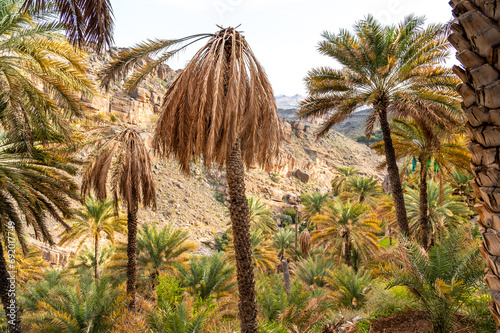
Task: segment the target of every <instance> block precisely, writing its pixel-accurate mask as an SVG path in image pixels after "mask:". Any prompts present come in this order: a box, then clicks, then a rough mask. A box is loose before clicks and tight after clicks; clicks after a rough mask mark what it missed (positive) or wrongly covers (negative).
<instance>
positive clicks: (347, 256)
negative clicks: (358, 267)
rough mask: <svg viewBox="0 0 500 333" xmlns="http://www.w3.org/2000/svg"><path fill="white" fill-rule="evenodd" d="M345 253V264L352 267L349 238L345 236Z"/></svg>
mask: <svg viewBox="0 0 500 333" xmlns="http://www.w3.org/2000/svg"><path fill="white" fill-rule="evenodd" d="M344 252H345V264H346V265H347V266H349V267H352V261H351V247H350V246H349V236H347V235H346V236H344Z"/></svg>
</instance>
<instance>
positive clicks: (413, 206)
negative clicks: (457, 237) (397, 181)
mask: <svg viewBox="0 0 500 333" xmlns="http://www.w3.org/2000/svg"><path fill="white" fill-rule="evenodd" d="M426 188H427V195H426V199H427V207H428V215H427V218H428V225H429V233H428V234H429V243H422V246H423V247H424V248H428V246H429V244H432V243H434V240H435V239H437V238H438V237H439V236H440V235H441V234H442V233H448V232H450V231H451V230H453V229H454V228H457V227H463V226H467V225H469V226H470V227H472V225H471V223H470V222H469V219H468V216H469V215H472V211H471V210H470V209H469V208H468V207H467V204H466V203H465V202H464V200H463V198H462V197H459V196H455V195H453V188H452V187H451V186H450V185H449V184H445V185H444V186H443V190H442V191H443V199H442V200H439V198H440V196H441V195H440V192H441V189H440V188H441V186H440V185H439V183H437V182H435V181H434V180H433V179H431V180H429V181H428V183H427V186H426ZM420 200H421V195H420V193H419V190H416V189H412V188H409V187H408V188H406V193H405V202H406V210H407V211H408V220H409V222H410V230H411V232H412V233H414V234H418V232H417V230H418V228H419V221H420Z"/></svg>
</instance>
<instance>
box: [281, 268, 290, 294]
mask: <svg viewBox="0 0 500 333" xmlns="http://www.w3.org/2000/svg"><path fill="white" fill-rule="evenodd" d="M281 265H282V266H283V282H284V284H285V292H286V294H287V296H288V295H289V294H290V288H291V287H290V269H289V267H288V259H283V260H281Z"/></svg>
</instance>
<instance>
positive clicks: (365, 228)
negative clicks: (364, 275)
mask: <svg viewBox="0 0 500 333" xmlns="http://www.w3.org/2000/svg"><path fill="white" fill-rule="evenodd" d="M314 221H315V222H316V223H317V225H318V229H317V230H316V231H315V232H314V234H313V242H315V241H317V242H320V243H324V244H327V245H328V246H329V247H333V248H334V249H335V250H337V251H338V253H341V255H342V256H343V257H344V258H345V263H346V265H347V266H352V261H351V251H352V250H355V251H356V252H357V253H358V254H359V255H360V256H361V257H362V258H363V259H366V258H368V257H369V256H370V255H372V254H373V253H375V252H376V251H377V250H378V249H379V245H378V244H377V236H376V235H375V233H377V232H379V231H380V221H378V220H376V219H373V218H370V217H369V215H368V206H367V205H366V204H360V203H350V202H345V203H344V202H342V201H340V200H339V199H337V198H336V199H335V200H333V201H330V202H328V204H327V205H326V207H325V208H324V212H323V214H319V215H317V216H316V217H315V219H314Z"/></svg>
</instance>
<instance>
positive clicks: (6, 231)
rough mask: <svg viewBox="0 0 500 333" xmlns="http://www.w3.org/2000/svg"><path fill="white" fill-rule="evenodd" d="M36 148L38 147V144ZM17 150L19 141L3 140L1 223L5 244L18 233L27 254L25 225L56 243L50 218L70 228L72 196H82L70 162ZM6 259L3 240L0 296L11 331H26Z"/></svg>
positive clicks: (0, 150)
mask: <svg viewBox="0 0 500 333" xmlns="http://www.w3.org/2000/svg"><path fill="white" fill-rule="evenodd" d="M35 149H38V147H37V146H35ZM16 151H17V145H16V144H10V143H7V142H6V141H5V140H0V225H1V230H2V236H3V238H4V243H5V245H8V244H7V243H9V242H10V243H11V242H12V240H14V241H15V236H17V241H18V242H19V245H20V246H21V248H22V250H23V253H24V254H25V255H26V254H27V253H28V246H27V244H26V241H25V238H24V237H25V233H26V229H25V227H29V228H31V230H33V232H34V234H35V238H38V239H41V240H44V241H46V242H48V243H49V244H50V245H54V244H55V242H54V239H53V238H52V235H51V233H50V232H49V226H48V219H49V218H51V219H53V220H54V221H55V222H56V223H57V224H60V225H62V226H63V227H65V228H69V226H68V224H66V222H64V218H69V217H70V216H71V214H72V210H71V200H70V199H74V200H77V199H78V195H77V188H78V187H77V185H76V183H75V182H74V181H73V179H72V177H71V175H70V174H68V173H67V172H66V170H71V169H72V168H71V167H70V165H68V164H67V163H66V162H64V161H61V162H60V163H58V165H57V166H51V165H50V163H51V162H50V161H51V158H50V155H49V156H48V157H49V158H48V159H47V161H43V160H37V159H34V158H33V157H30V156H29V154H23V153H19V152H16ZM46 157H47V156H46ZM48 164H49V165H48ZM5 258H6V257H5V255H4V247H3V245H2V244H1V243H0V298H1V300H2V304H3V306H4V310H5V311H6V312H7V307H8V306H10V309H11V310H10V311H9V313H10V314H13V315H14V317H15V318H11V319H14V320H10V321H9V332H16V333H17V332H22V330H21V326H20V318H19V316H18V313H17V302H16V298H15V295H12V293H9V286H10V283H9V278H10V277H11V276H10V274H9V273H8V271H12V270H13V269H11V268H12V266H10V267H9V268H8V266H7V262H6V260H5ZM9 265H12V262H9ZM12 304H14V305H12ZM13 306H14V308H13ZM12 309H13V310H12Z"/></svg>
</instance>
